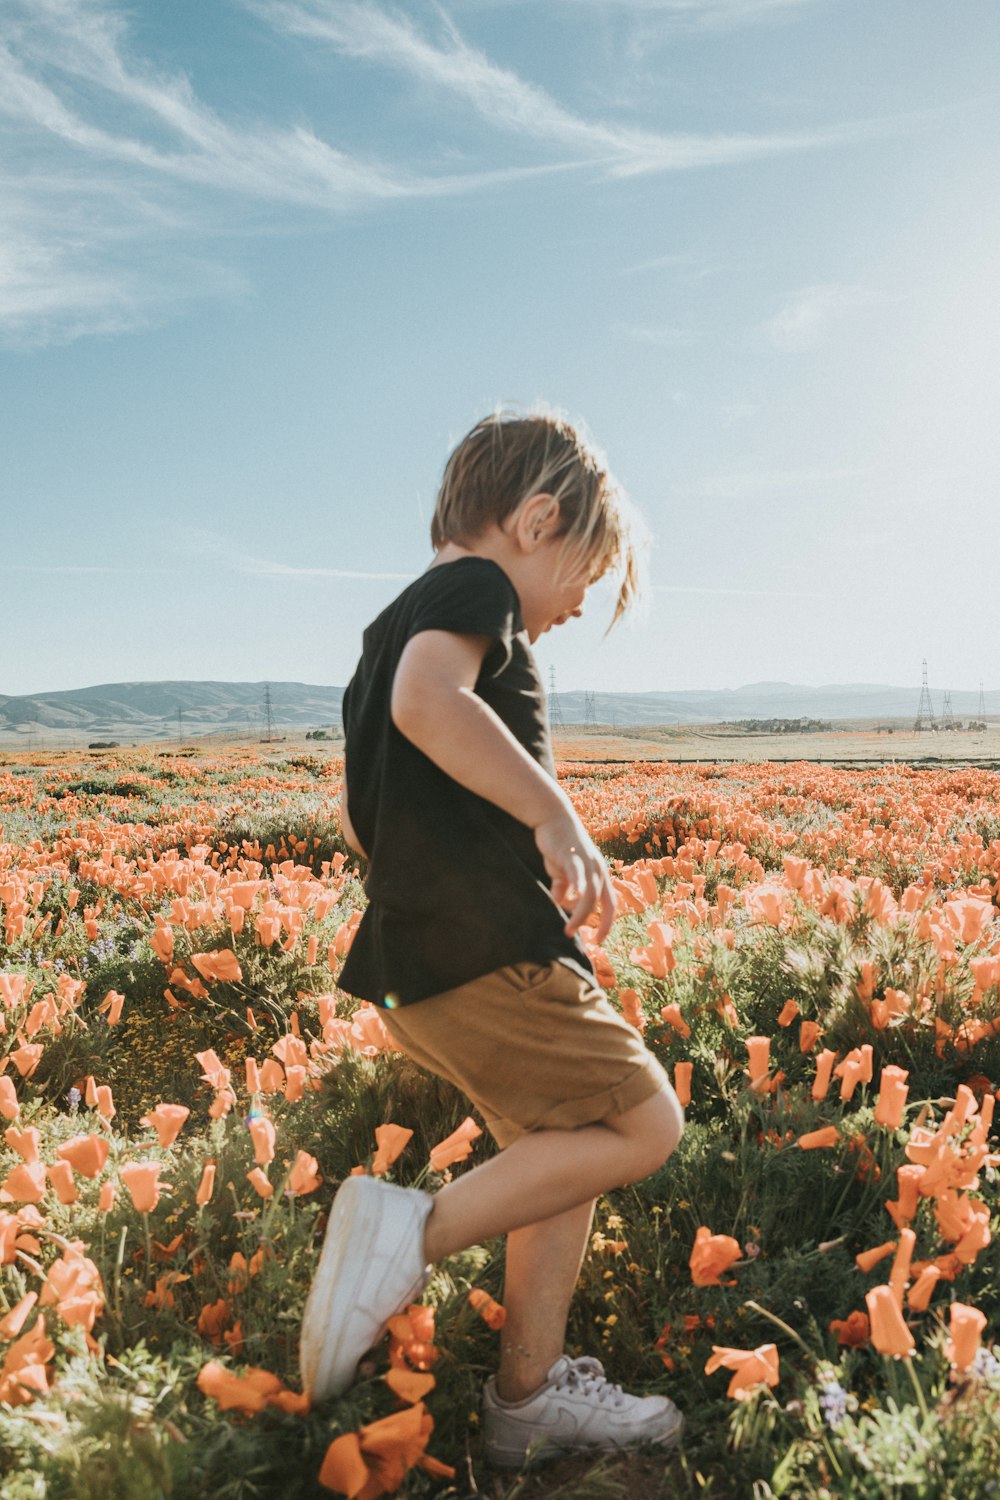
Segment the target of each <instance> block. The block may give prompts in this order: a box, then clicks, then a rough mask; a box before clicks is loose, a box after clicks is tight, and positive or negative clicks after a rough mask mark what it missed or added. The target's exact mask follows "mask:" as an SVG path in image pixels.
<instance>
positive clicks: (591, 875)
mask: <svg viewBox="0 0 1000 1500" xmlns="http://www.w3.org/2000/svg"><path fill="white" fill-rule="evenodd" d="M580 864H581V879H580V881H579V882H578V883H577V885H576V902H575V904H574V906H573V910H572V912H571V913H570V919H569V921H568V922H567V923H566V927H565V932H566V936H567V937H572V936H573V934H574V933H575V932H577V931H578V930H579V929H580V928H581V927H582V926H583V925H584V923H585V922H586V921H587V918H588V917H589V916H591V915H592V913H593V912H595V911H596V910H597V908H598V906H600V907H601V908H602V916H601V920H600V923H599V924H598V928H597V941H598V942H599V943H601V942H603V941H604V939H605V937H607V934H608V931H609V929H610V926H611V918H612V917H613V916H614V907H613V905H612V907H611V908H610V910H609V907H608V900H607V897H608V895H611V897H612V901H613V892H612V891H611V886H610V882H609V881H608V880H607V871H606V869H605V867H604V862H603V860H600V861H592V862H591V863H590V865H589V868H587V869H584V867H583V862H582V861H581V862H580Z"/></svg>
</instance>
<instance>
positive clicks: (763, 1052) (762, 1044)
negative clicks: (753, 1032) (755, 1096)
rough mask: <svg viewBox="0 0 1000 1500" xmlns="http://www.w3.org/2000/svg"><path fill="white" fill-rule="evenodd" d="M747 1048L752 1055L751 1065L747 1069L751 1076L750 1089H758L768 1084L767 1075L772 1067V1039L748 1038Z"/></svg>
mask: <svg viewBox="0 0 1000 1500" xmlns="http://www.w3.org/2000/svg"><path fill="white" fill-rule="evenodd" d="M746 1048H747V1052H748V1053H749V1055H750V1064H749V1067H748V1069H747V1071H748V1073H749V1074H750V1087H751V1088H752V1089H757V1088H760V1086H761V1084H763V1083H766V1082H767V1075H768V1071H769V1069H770V1066H771V1038H770V1037H769V1036H748V1037H747V1040H746Z"/></svg>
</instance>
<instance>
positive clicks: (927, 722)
mask: <svg viewBox="0 0 1000 1500" xmlns="http://www.w3.org/2000/svg"><path fill="white" fill-rule="evenodd" d="M923 666H924V670H923V680H922V682H921V686H920V702H919V703H918V704H917V717H916V719H915V721H914V724H913V728H914V730H923V729H937V720H936V719H935V718H934V708H933V705H932V703H931V690H930V688H929V687H928V686H927V658H926V656H925V657H924V664H923Z"/></svg>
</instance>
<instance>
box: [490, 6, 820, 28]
mask: <svg viewBox="0 0 1000 1500" xmlns="http://www.w3.org/2000/svg"><path fill="white" fill-rule="evenodd" d="M467 3H470V4H471V7H472V8H473V9H476V10H493V9H497V8H507V7H510V6H524V5H537V3H538V0H467ZM557 3H561V4H562V5H563V6H564V7H569V6H573V7H574V8H575V9H577V10H580V9H582V8H583V7H584V6H588V7H589V8H590V9H592V10H598V9H603V10H619V11H626V12H634V13H635V14H636V15H639V16H643V17H657V18H659V19H662V20H664V21H667V22H669V23H671V24H672V25H673V26H674V27H676V28H678V29H681V28H682V29H685V30H698V31H732V30H736V29H738V28H740V27H744V26H759V25H762V24H767V23H774V22H778V21H786V20H791V19H793V18H794V17H795V16H796V15H797V14H800V13H801V12H803V11H805V10H807V9H809V8H811V7H814V6H815V5H816V4H817V3H820V0H557Z"/></svg>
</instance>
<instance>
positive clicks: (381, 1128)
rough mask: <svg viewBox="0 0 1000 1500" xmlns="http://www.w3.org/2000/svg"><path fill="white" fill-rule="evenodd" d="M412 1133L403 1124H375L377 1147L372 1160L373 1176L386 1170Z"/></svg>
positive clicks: (378, 1175)
mask: <svg viewBox="0 0 1000 1500" xmlns="http://www.w3.org/2000/svg"><path fill="white" fill-rule="evenodd" d="M412 1135H413V1131H412V1130H407V1129H406V1127H405V1126H403V1125H376V1127H375V1142H376V1145H377V1148H378V1149H377V1150H376V1152H375V1159H374V1161H373V1162H372V1176H373V1177H382V1176H383V1175H384V1174H385V1173H386V1172H388V1170H389V1168H390V1167H391V1166H392V1164H393V1162H394V1161H395V1160H396V1158H397V1157H398V1156H399V1154H400V1152H401V1151H402V1150H403V1149H404V1147H405V1146H406V1145H407V1143H408V1141H409V1140H410V1138H411V1137H412Z"/></svg>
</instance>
